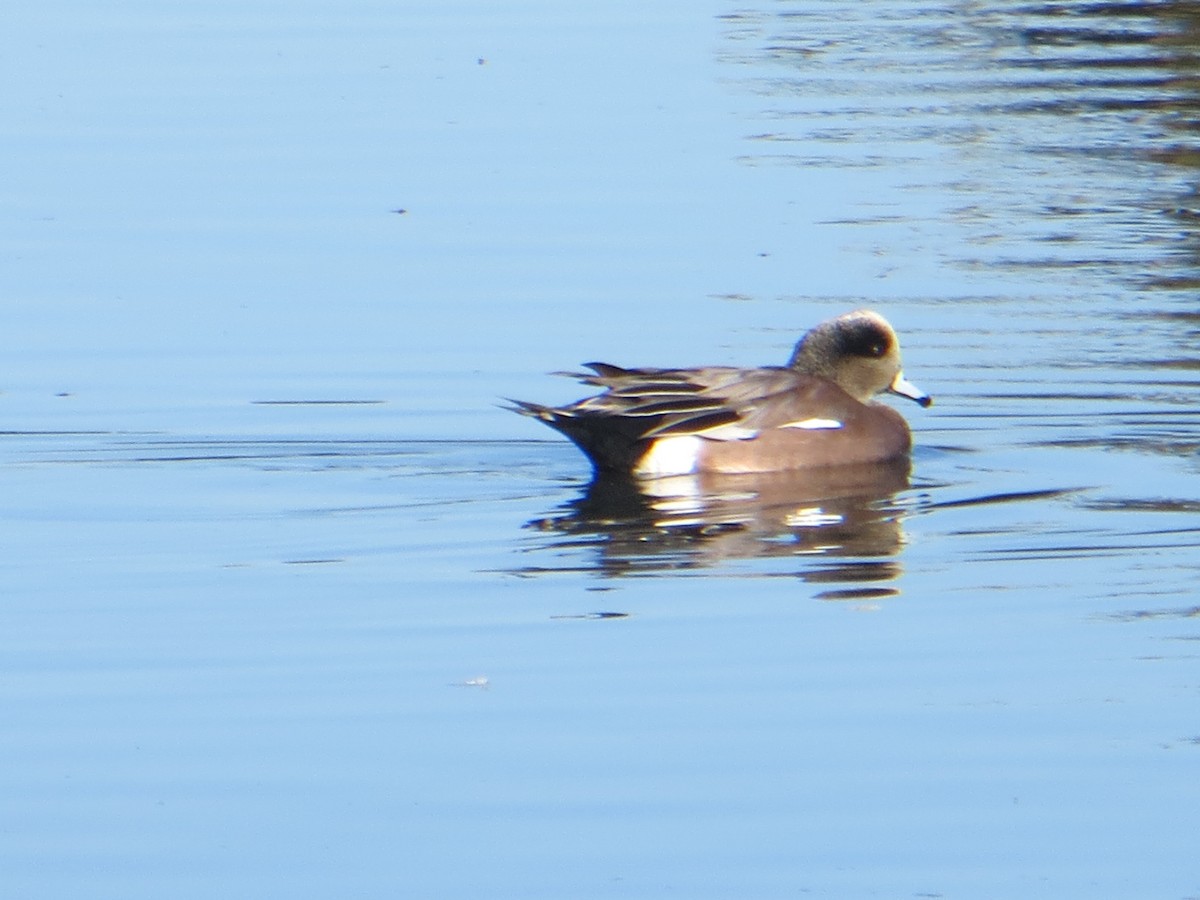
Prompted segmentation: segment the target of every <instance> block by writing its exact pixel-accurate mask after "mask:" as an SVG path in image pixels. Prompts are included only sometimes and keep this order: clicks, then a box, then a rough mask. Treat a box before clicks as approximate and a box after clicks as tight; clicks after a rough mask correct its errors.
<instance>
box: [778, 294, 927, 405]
mask: <svg viewBox="0 0 1200 900" xmlns="http://www.w3.org/2000/svg"><path fill="white" fill-rule="evenodd" d="M788 366H789V367H790V368H793V369H795V370H796V371H798V372H804V373H805V374H806V375H817V376H820V377H821V378H827V379H828V380H830V381H832V382H834V383H835V384H837V385H838V386H839V387H840V388H841V389H842V390H844V391H845V392H846V393H847V394H849V395H850V396H851V397H854V398H855V399H856V400H859V401H861V402H863V403H866V402H867V401H868V400H870V399H871V398H872V397H874V396H875V395H876V394H882V393H885V392H886V393H892V394H898V395H899V396H901V397H907V398H908V399H909V400H913V401H915V402H917V403H919V404H921V406H929V404H931V403H932V402H933V398H932V397H930V396H929V395H928V394H926V393H925V392H924V391H922V390H921V389H920V388H918V387H917V386H916V385H914V384H912V383H911V382H910V381H908V380H907V379H906V378H905V377H904V369H903V366H902V365H901V363H900V341H899V339H898V338H897V337H896V332H895V331H893V330H892V326H891V325H889V324H888V322H887V320H886V319H885V318H884V317H883V316H881V315H879V314H878V313H875V312H871V311H870V310H867V309H859V310H855V311H854V312H851V313H845V314H844V315H840V316H838V317H837V318H834V319H829V320H827V321H825V322H822V323H821V324H820V325H817V326H816V327H815V328H813V329H812V330H811V331H810V332H808V334H806V335H805V336H804V337H803V338H801V339H800V343H798V344H797V345H796V349H795V351H794V352H793V353H792V358H791V359H790V360H789V361H788Z"/></svg>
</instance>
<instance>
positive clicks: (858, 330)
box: [840, 322, 892, 359]
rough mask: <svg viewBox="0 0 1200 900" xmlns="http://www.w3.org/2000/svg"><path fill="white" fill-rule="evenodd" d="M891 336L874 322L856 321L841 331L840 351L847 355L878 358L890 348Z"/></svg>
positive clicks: (884, 354)
mask: <svg viewBox="0 0 1200 900" xmlns="http://www.w3.org/2000/svg"><path fill="white" fill-rule="evenodd" d="M891 346H892V339H891V336H890V335H889V334H888V333H887V331H885V330H884V329H883V328H881V327H879V326H878V325H876V324H875V323H874V322H856V323H855V324H854V325H852V326H851V327H849V328H846V329H845V330H843V331H842V335H841V348H840V349H841V351H842V353H844V354H845V355H847V356H865V357H868V358H870V359H878V358H879V357H881V356H886V355H887V353H888V351H889V350H890V349H891Z"/></svg>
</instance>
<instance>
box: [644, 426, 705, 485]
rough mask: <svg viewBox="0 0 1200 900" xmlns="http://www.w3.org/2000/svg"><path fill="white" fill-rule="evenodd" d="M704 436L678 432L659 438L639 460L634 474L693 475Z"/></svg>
mask: <svg viewBox="0 0 1200 900" xmlns="http://www.w3.org/2000/svg"><path fill="white" fill-rule="evenodd" d="M701 441H702V438H698V437H696V436H695V435H694V434H678V435H672V436H671V437H664V438H659V439H658V440H657V441H655V442H654V443H653V444H652V445H651V446H650V449H649V450H648V451H646V455H645V456H643V457H642V458H641V460H639V462H638V464H637V467H636V468H635V469H634V470H633V474H635V475H640V476H641V477H643V478H663V477H665V476H667V475H691V474H692V473H693V472H695V471H696V462H697V460H698V459H699V456H700V444H701Z"/></svg>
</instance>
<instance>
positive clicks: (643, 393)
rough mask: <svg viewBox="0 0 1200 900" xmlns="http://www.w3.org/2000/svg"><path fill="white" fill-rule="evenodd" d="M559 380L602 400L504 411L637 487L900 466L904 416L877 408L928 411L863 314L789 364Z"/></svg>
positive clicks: (603, 369)
mask: <svg viewBox="0 0 1200 900" xmlns="http://www.w3.org/2000/svg"><path fill="white" fill-rule="evenodd" d="M585 366H586V367H587V368H588V369H591V372H566V373H561V374H565V375H568V376H570V377H573V378H575V379H577V380H579V381H581V382H582V383H584V384H589V385H594V386H596V387H601V388H604V392H603V393H600V394H597V395H596V396H593V397H587V398H585V399H583V400H579V401H577V402H575V403H572V404H569V405H567V406H560V407H552V406H544V405H542V404H540V403H530V402H527V401H523V400H514V401H512V403H513V406H512V407H511V408H512V409H513V410H515V411H516V412H519V413H521V414H522V415H527V416H532V417H533V418H535V419H540V420H541V421H543V422H545V423H546V424H547V425H549V426H550V427H551V428H554V429H556V430H557V431H560V432H562V433H563V434H564V435H566V436H567V437H568V438H570V439H571V440H572V441H574V442H575V444H576V445H577V446H578V447H579V449H580V450H582V451H583V452H584V453H585V454H586V455H587V457H588V459H589V460H590V461H591V463H592V466H593V467H594V468H595V470H596V471H597V472H618V473H623V474H629V475H633V476H635V477H639V478H657V477H665V476H675V475H689V474H698V473H719V474H741V473H751V472H781V471H788V470H794V469H804V468H815V467H820V466H834V465H852V464H863V463H876V462H884V461H887V460H893V459H897V458H899V457H902V456H904V455H905V454H907V453H908V451H909V450H910V449H911V447H912V434H911V433H910V432H909V429H908V423H907V422H905V420H904V417H903V416H901V415H900V413H898V412H896V411H895V410H894V409H892V408H891V407H889V406H884V405H883V404H881V403H876V402H874V398H875V397H876V396H877V395H879V394H882V393H891V394H897V395H899V396H901V397H907V398H908V399H910V400H914V401H916V402H917V403H919V404H920V405H921V406H929V405H930V404H931V403H932V402H933V400H932V399H931V398H930V396H929V395H928V394H926V393H925V392H923V391H921V390H920V389H919V388H917V387H916V386H915V385H913V384H912V383H910V382H909V381H908V380H907V379H905V377H904V374H903V370H902V368H901V364H900V342H899V340H898V339H897V338H896V333H895V331H893V330H892V326H891V325H889V324H888V323H887V321H886V320H885V319H884V318H883V317H882V316H880V315H879V314H878V313H875V312H872V311H870V310H865V309H860V310H856V311H855V312H850V313H846V314H844V315H840V316H837V317H836V318H833V319H829V320H828V321H825V322H822V323H821V324H819V325H817V326H816V327H815V328H813V329H812V330H811V331H809V332H808V333H807V334H806V335H804V337H803V338H801V339H800V341H799V343H797V344H796V349H795V351H794V352H793V353H792V357H791V359H790V360H789V361H788V364H787V365H786V366H765V367H762V368H755V369H741V368H734V367H731V366H708V367H704V368H698V369H655V368H645V369H624V368H621V367H620V366H614V365H610V364H609V363H601V362H593V363H585Z"/></svg>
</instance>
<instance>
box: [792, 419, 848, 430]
mask: <svg viewBox="0 0 1200 900" xmlns="http://www.w3.org/2000/svg"><path fill="white" fill-rule="evenodd" d="M779 427H780V428H803V429H804V430H805V431H829V430H832V429H836V428H841V427H842V423H841V422H839V421H838V420H837V419H801V420H800V421H799V422H785V423H784V424H783V425H780V426H779Z"/></svg>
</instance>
